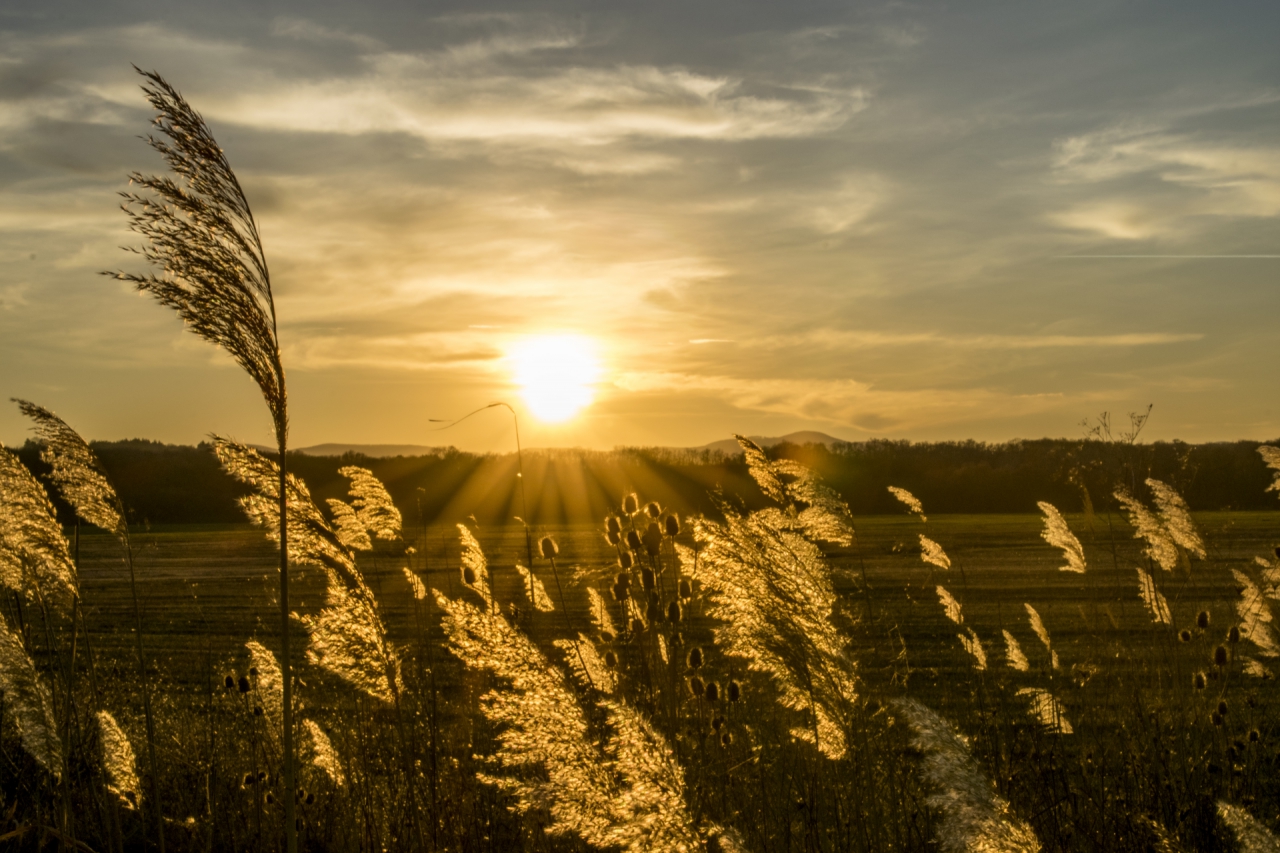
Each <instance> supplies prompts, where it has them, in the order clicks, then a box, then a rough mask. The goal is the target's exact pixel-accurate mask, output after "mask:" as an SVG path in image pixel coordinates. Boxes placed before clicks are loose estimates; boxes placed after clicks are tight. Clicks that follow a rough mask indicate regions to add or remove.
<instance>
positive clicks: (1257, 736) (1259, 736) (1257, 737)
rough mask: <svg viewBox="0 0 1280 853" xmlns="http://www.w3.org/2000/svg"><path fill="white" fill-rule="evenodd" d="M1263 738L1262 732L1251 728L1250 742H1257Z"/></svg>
mask: <svg viewBox="0 0 1280 853" xmlns="http://www.w3.org/2000/svg"><path fill="white" fill-rule="evenodd" d="M1260 740H1262V733H1261V732H1259V731H1258V730H1257V729H1249V743H1257V742H1258V741H1260Z"/></svg>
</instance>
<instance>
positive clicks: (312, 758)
mask: <svg viewBox="0 0 1280 853" xmlns="http://www.w3.org/2000/svg"><path fill="white" fill-rule="evenodd" d="M299 734H300V735H301V738H300V740H301V743H300V744H299V747H300V748H299V750H298V752H299V753H300V754H301V756H302V759H303V761H304V763H305V764H307V765H310V766H311V767H314V768H315V769H316V770H318V771H319V772H320V773H323V774H324V776H325V777H326V778H327V779H328V780H329V781H330V782H331V783H333V785H334V786H335V787H338V788H341V787H342V786H343V785H344V784H346V781H347V777H346V774H345V773H344V772H343V770H342V759H341V758H340V757H339V756H338V751H337V750H336V749H334V748H333V743H332V742H331V741H330V740H329V736H328V735H327V734H325V733H324V729H322V728H320V726H319V725H317V724H316V722H315V721H314V720H303V721H302V726H301V729H300V731H299Z"/></svg>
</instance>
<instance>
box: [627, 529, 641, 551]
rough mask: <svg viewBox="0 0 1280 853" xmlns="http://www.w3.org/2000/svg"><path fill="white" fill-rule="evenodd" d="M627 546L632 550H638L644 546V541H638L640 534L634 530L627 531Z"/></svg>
mask: <svg viewBox="0 0 1280 853" xmlns="http://www.w3.org/2000/svg"><path fill="white" fill-rule="evenodd" d="M627 547H628V548H630V549H631V550H632V551H639V550H640V549H641V548H643V547H644V543H643V542H641V541H640V534H639V533H636V532H635V531H634V530H628V531H627Z"/></svg>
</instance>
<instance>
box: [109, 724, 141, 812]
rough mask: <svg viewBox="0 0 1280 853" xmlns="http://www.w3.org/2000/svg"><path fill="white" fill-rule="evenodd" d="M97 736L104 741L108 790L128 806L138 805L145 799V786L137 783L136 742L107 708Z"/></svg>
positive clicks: (134, 806) (135, 806)
mask: <svg viewBox="0 0 1280 853" xmlns="http://www.w3.org/2000/svg"><path fill="white" fill-rule="evenodd" d="M98 739H99V741H100V742H101V744H102V766H103V768H104V769H105V770H106V773H107V790H108V791H110V792H111V793H113V794H115V795H116V796H117V797H119V798H120V800H121V802H122V803H123V804H124V805H125V806H127V807H129V808H137V806H138V805H139V804H140V803H141V801H142V786H141V785H140V784H139V783H138V771H137V769H136V768H137V760H136V759H135V758H134V754H133V745H132V744H131V743H129V738H128V737H127V736H126V735H125V733H124V730H123V729H121V728H120V724H119V723H117V722H116V718H115V717H113V716H111V714H110V713H109V712H107V711H99V712H98Z"/></svg>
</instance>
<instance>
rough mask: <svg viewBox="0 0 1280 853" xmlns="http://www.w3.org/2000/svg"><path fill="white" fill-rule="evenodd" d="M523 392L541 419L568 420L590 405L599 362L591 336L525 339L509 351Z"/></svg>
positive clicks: (532, 410) (531, 408)
mask: <svg viewBox="0 0 1280 853" xmlns="http://www.w3.org/2000/svg"><path fill="white" fill-rule="evenodd" d="M508 358H509V359H510V361H511V364H512V370H513V374H514V378H515V381H516V384H517V385H519V386H520V395H521V396H522V397H523V398H524V401H525V403H526V404H527V405H528V406H529V411H531V412H532V413H533V415H534V417H536V418H537V419H538V420H540V421H546V422H548V423H559V422H561V421H566V420H568V419H569V418H571V417H573V416H574V415H576V414H577V413H578V412H579V411H580V410H582V409H583V408H584V407H586V406H588V405H590V404H591V400H592V398H593V397H594V396H595V388H594V386H595V383H596V381H597V380H598V379H599V377H600V362H599V359H598V358H597V357H596V347H595V344H594V342H593V341H592V340H591V339H590V338H586V337H583V336H581V335H545V336H541V337H536V338H526V339H524V340H522V341H520V342H518V343H517V344H515V346H513V347H512V348H511V349H510V351H509V352H508Z"/></svg>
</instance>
